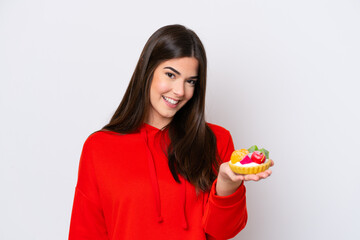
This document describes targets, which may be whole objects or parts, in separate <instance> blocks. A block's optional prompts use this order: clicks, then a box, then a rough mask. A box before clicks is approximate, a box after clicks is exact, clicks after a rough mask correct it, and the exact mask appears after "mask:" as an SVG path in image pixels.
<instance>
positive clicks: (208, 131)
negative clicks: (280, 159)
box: [69, 25, 271, 240]
mask: <svg viewBox="0 0 360 240" xmlns="http://www.w3.org/2000/svg"><path fill="white" fill-rule="evenodd" d="M205 88H206V55H205V50H204V47H203V45H202V43H201V41H200V39H199V38H198V36H197V35H196V34H195V33H194V32H193V31H192V30H190V29H187V28H185V27H184V26H181V25H169V26H165V27H162V28H160V29H159V30H157V31H156V32H155V33H154V34H153V35H152V36H151V37H150V39H149V40H148V42H147V43H146V45H145V47H144V50H143V51H142V53H141V56H140V59H139V61H138V63H137V66H136V68H135V71H134V74H133V76H132V78H131V81H130V84H129V86H128V88H127V90H126V93H125V95H124V97H123V99H122V101H121V103H120V105H119V107H118V109H117V110H116V112H115V114H114V115H113V117H112V118H111V120H110V122H109V123H108V124H107V125H106V126H104V127H103V128H102V129H101V130H99V131H97V132H95V133H93V134H91V135H90V136H89V137H88V138H87V140H86V141H85V143H84V146H83V150H82V154H81V158H80V165H79V173H78V182H77V186H76V189H75V198H74V205H73V210H72V216H71V223H70V233H69V239H126V240H127V239H129V240H130V239H131V240H137V239H157V240H159V239H172V240H173V239H196V240H199V239H227V238H231V237H234V236H235V235H236V234H237V233H238V232H239V231H241V230H242V229H243V228H244V227H245V224H246V221H247V211H246V199H245V186H244V183H243V181H246V180H255V181H257V180H259V179H262V178H266V177H268V176H269V175H270V174H271V171H270V170H267V171H266V172H263V173H260V174H257V175H238V174H235V173H233V172H232V171H231V170H230V168H229V166H228V164H227V163H226V162H227V161H229V159H230V156H231V153H232V152H233V151H234V144H233V141H232V138H231V135H230V133H229V131H227V130H226V129H224V128H222V127H220V126H217V125H214V124H210V123H207V122H205V116H204V108H205V107H204V106H205Z"/></svg>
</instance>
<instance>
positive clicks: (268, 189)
mask: <svg viewBox="0 0 360 240" xmlns="http://www.w3.org/2000/svg"><path fill="white" fill-rule="evenodd" d="M173 23H180V24H183V25H185V26H187V27H189V28H191V29H193V30H194V31H195V32H196V33H197V34H198V35H199V36H200V38H201V39H202V41H203V43H204V45H205V48H206V50H207V54H208V63H209V69H208V76H209V77H208V89H207V90H208V91H207V109H206V111H207V120H208V121H210V122H213V123H217V124H219V125H222V126H224V127H225V128H227V129H229V130H230V132H231V133H232V136H233V139H234V142H235V147H236V148H243V147H249V146H251V145H253V144H257V145H259V146H260V147H265V148H267V149H269V150H270V156H271V157H272V158H273V159H274V161H275V166H274V167H273V175H272V176H271V177H270V178H269V179H267V180H264V181H260V182H248V183H246V186H247V199H248V211H249V221H248V224H247V227H246V228H245V229H244V230H243V231H242V232H241V233H239V234H238V236H237V237H236V238H235V239H247V240H253V239H254V240H256V239H280V240H285V239H292V240H297V239H299V240H300V239H301V240H302V239H360V233H359V227H360V221H359V216H360V207H359V202H360V184H359V182H360V181H359V177H358V176H359V169H360V152H359V150H360V140H359V134H360V127H359V122H360V113H359V110H360V108H359V102H360V94H359V90H360V83H359V81H360V68H359V67H360V47H359V43H360V3H359V1H356V0H352V1H351V0H337V1H335V0H333V1H331V0H328V1H325V0H323V1H321V0H302V1H286V0H282V1H281V0H272V1H265V0H261V1H260V0H259V1H256V0H246V1H244V0H242V1H209V0H207V1H205V0H202V1H194V0H192V1H190V0H182V1H169V0H166V1H165V0H163V1H161V0H156V1H155V0H154V1H145V0H144V1H126V2H122V1H88V0H62V1H49V0H43V1H41V0H33V1H25V0H0V124H1V125H0V159H1V165H0V239H4V240H7V239H27V240H32V239H36V240H38V239H39V240H40V239H44V240H45V239H54V240H57V239H66V238H67V234H68V227H69V221H70V214H71V208H72V201H73V195H74V188H75V184H76V179H77V170H78V161H79V157H80V153H81V149H82V145H83V143H84V141H85V139H86V138H87V136H88V135H89V134H90V133H92V132H94V131H96V130H98V129H100V128H101V127H102V126H104V125H105V124H106V123H107V122H108V121H109V120H110V117H111V116H112V114H113V113H114V111H115V109H116V108H117V106H118V104H119V102H120V100H121V98H122V96H123V93H124V91H125V88H126V86H127V84H128V81H129V79H130V77H131V74H132V72H133V70H134V68H135V64H136V62H137V58H138V57H139V55H140V52H141V50H142V48H143V46H144V44H145V42H146V41H147V39H148V38H149V37H150V35H151V34H152V33H153V32H154V31H156V30H157V29H158V28H160V27H162V26H164V25H167V24H173Z"/></svg>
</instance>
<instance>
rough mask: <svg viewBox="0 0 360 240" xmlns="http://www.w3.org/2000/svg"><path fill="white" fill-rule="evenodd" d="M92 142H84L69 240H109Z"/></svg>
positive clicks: (89, 139) (90, 139)
mask: <svg viewBox="0 0 360 240" xmlns="http://www.w3.org/2000/svg"><path fill="white" fill-rule="evenodd" d="M92 140H94V139H93V138H92V136H91V135H90V136H89V138H88V139H87V140H86V141H85V143H84V146H83V149H82V153H81V157H80V164H79V171H78V181H77V185H76V188H75V196H74V202H73V208H72V213H71V220H70V230H69V240H85V239H100V240H105V239H109V238H108V235H107V230H106V225H105V219H104V214H103V211H102V208H101V204H100V199H99V191H98V187H97V181H96V176H95V169H94V165H93V154H92V152H93V146H94V144H93V143H94V142H93V141H92Z"/></svg>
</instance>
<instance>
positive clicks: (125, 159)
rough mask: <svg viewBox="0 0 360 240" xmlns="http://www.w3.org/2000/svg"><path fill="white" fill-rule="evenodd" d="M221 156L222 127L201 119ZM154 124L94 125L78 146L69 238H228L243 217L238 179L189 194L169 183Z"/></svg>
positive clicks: (225, 139) (184, 186) (226, 137)
mask: <svg viewBox="0 0 360 240" xmlns="http://www.w3.org/2000/svg"><path fill="white" fill-rule="evenodd" d="M209 126H210V127H211V129H212V131H213V132H214V134H215V136H216V138H217V148H218V152H219V155H220V158H221V159H222V161H228V160H229V159H230V155H231V153H232V152H233V151H234V144H233V141H232V138H231V135H230V133H229V131H227V130H225V129H224V128H222V127H220V126H217V125H213V124H209ZM159 131H160V130H159V129H157V128H155V127H152V126H150V125H148V124H143V126H142V127H141V129H140V131H139V133H133V134H125V135H124V134H119V133H115V132H112V131H98V132H95V133H93V134H92V135H90V136H89V137H88V138H87V139H86V141H85V143H84V146H83V149H82V153H81V157H80V165H79V172H78V182H77V185H76V188H75V197H74V204H73V209H72V215H71V222H70V232H69V239H70V240H74V239H76V240H77V239H96V240H101V239H111V240H115V239H116V240H118V239H119V240H120V239H124V240H138V239H139V240H140V239H141V240H143V239H156V240H161V239H166V240H169V239H171V240H176V239H181V240H184V239H187V240H191V239H194V240H195V239H196V240H203V239H228V238H232V237H234V236H235V235H236V234H237V233H239V232H240V230H242V229H243V228H244V227H245V224H246V221H247V211H246V199H245V186H244V184H241V186H240V187H239V188H238V190H237V191H236V192H235V193H233V194H232V195H230V196H226V197H221V196H217V195H216V192H215V186H216V180H215V181H214V183H213V185H212V188H211V190H210V192H205V193H204V192H200V193H199V194H198V195H196V191H195V187H194V186H193V185H192V184H190V183H189V182H188V181H185V180H184V178H182V177H180V180H181V183H177V182H176V181H175V180H174V178H173V176H172V175H171V172H170V170H169V167H168V162H167V158H166V156H165V154H164V152H163V150H162V149H163V148H162V147H161V141H160V134H157V133H159Z"/></svg>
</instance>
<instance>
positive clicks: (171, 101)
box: [162, 96, 180, 105]
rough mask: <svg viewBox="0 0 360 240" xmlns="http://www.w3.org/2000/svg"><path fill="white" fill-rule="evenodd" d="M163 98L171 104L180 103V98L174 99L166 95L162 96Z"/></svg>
mask: <svg viewBox="0 0 360 240" xmlns="http://www.w3.org/2000/svg"><path fill="white" fill-rule="evenodd" d="M162 98H163V99H164V100H165V101H166V102H168V103H170V104H172V105H176V104H178V103H179V102H180V100H174V99H172V98H168V97H165V96H162Z"/></svg>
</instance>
